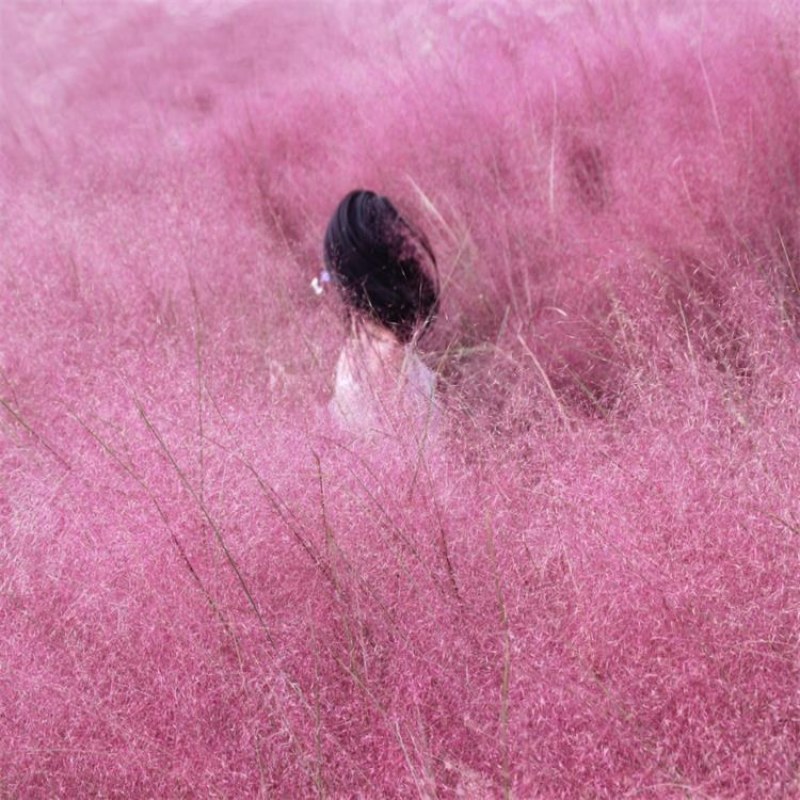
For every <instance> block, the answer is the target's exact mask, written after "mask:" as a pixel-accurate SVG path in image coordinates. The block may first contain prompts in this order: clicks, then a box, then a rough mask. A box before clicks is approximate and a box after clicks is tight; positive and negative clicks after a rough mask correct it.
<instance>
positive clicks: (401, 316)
mask: <svg viewBox="0 0 800 800" xmlns="http://www.w3.org/2000/svg"><path fill="white" fill-rule="evenodd" d="M324 254H325V266H326V270H325V271H324V272H323V274H322V275H321V276H320V279H321V280H322V281H323V282H324V281H329V282H331V283H333V284H335V285H336V287H337V289H338V290H339V292H340V294H341V296H342V299H343V300H344V305H345V309H346V312H347V318H348V325H349V328H350V335H349V338H348V340H347V342H346V343H345V345H344V347H343V349H342V352H341V355H340V356H339V361H338V363H337V365H336V386H335V389H334V394H333V398H332V400H331V404H330V408H331V413H332V414H333V416H334V417H335V418H336V419H337V421H338V422H339V423H340V424H341V425H343V426H344V427H346V428H348V429H350V430H353V431H358V432H363V433H367V432H369V433H375V432H393V431H392V429H393V428H394V429H395V431H394V432H396V429H397V428H398V427H399V426H402V427H403V428H407V426H408V425H409V424H412V425H413V427H414V430H415V431H416V432H417V433H420V432H427V431H428V429H429V427H430V424H431V421H432V420H435V417H436V415H437V407H436V403H435V390H436V376H435V375H434V373H433V372H431V370H430V369H429V368H428V367H427V366H425V364H423V363H422V361H421V360H420V358H419V356H418V355H417V353H416V347H415V346H416V343H417V341H418V339H419V337H420V336H421V335H422V334H423V333H424V331H425V330H426V329H427V327H428V326H429V325H430V323H431V321H432V320H433V318H434V316H435V314H436V310H437V308H438V304H439V286H438V274H437V269H436V259H435V257H434V255H433V250H432V249H431V246H430V244H429V243H428V240H427V239H426V238H425V236H424V235H423V234H422V233H421V232H420V231H418V230H417V229H416V228H414V227H413V226H412V225H411V224H410V223H409V222H407V221H406V220H405V219H404V218H403V217H402V216H401V215H400V213H399V212H398V211H397V209H396V208H395V207H394V206H393V205H392V203H391V202H390V201H389V200H388V199H387V198H385V197H380V196H379V195H376V194H375V193H374V192H369V191H363V190H356V191H353V192H350V193H349V194H348V195H347V196H346V197H345V198H344V199H343V200H342V201H341V202H340V203H339V206H338V207H337V209H336V211H335V212H334V214H333V216H332V217H331V220H330V223H329V224H328V229H327V231H326V232H325V241H324ZM314 288H315V291H320V288H321V287H320V283H319V281H318V279H315V281H314Z"/></svg>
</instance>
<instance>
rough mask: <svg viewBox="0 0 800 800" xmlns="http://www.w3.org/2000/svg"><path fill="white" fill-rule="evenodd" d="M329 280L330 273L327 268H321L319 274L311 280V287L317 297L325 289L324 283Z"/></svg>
mask: <svg viewBox="0 0 800 800" xmlns="http://www.w3.org/2000/svg"><path fill="white" fill-rule="evenodd" d="M330 282H331V274H330V272H328V270H326V269H323V270H322V272H320V274H319V275H318V276H317V277H316V278H314V279H313V280H312V281H311V289H312V290H313V292H314V294H315V295H316V296H317V297H319V296H320V295H321V294H322V293H323V292H324V291H325V284H326V283H330Z"/></svg>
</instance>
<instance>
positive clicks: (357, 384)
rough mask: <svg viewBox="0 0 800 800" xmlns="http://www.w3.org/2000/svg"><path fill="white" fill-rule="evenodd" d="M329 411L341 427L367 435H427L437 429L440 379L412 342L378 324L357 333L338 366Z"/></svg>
mask: <svg viewBox="0 0 800 800" xmlns="http://www.w3.org/2000/svg"><path fill="white" fill-rule="evenodd" d="M330 411H331V414H332V415H333V417H334V419H336V420H337V422H338V423H339V424H340V425H341V427H343V428H345V429H347V430H349V431H351V432H353V433H358V434H364V435H375V434H377V435H380V434H386V435H393V434H394V435H396V434H397V433H398V432H400V431H409V430H410V431H411V432H413V433H414V434H415V435H416V437H417V438H418V439H419V438H423V437H427V436H428V435H429V434H430V432H431V431H432V430H433V429H434V428H436V427H438V424H439V417H440V415H441V411H440V409H439V407H438V405H437V403H436V375H435V374H434V373H433V372H432V371H431V370H430V369H429V368H428V367H427V366H426V365H425V364H423V363H422V361H421V360H420V358H419V356H418V355H417V354H416V352H415V350H414V348H413V346H412V345H411V344H406V345H403V344H401V343H400V342H398V341H397V339H395V338H394V336H392V334H391V333H389V332H388V331H386V330H384V329H380V328H377V327H375V326H366V325H365V326H359V327H358V328H356V329H354V331H353V335H352V336H351V337H350V339H348V341H347V343H346V344H345V346H344V347H343V348H342V352H341V354H340V355H339V360H338V362H337V364H336V385H335V387H334V393H333V398H332V399H331V402H330Z"/></svg>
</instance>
